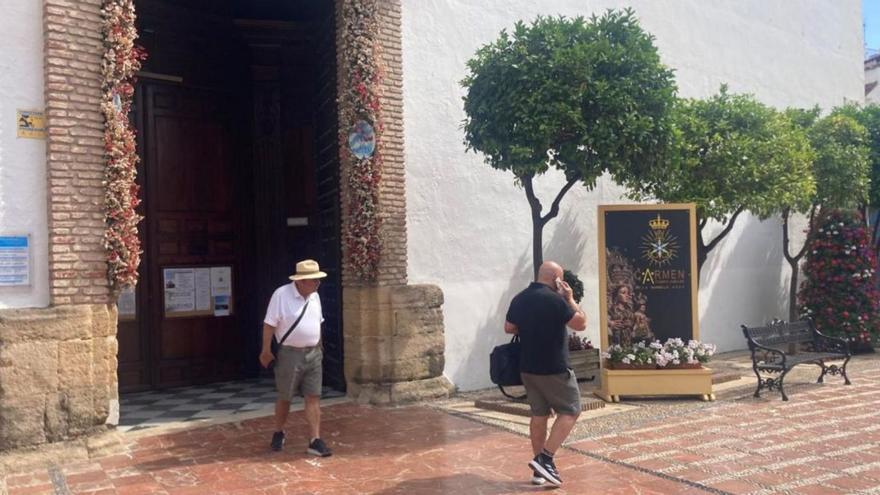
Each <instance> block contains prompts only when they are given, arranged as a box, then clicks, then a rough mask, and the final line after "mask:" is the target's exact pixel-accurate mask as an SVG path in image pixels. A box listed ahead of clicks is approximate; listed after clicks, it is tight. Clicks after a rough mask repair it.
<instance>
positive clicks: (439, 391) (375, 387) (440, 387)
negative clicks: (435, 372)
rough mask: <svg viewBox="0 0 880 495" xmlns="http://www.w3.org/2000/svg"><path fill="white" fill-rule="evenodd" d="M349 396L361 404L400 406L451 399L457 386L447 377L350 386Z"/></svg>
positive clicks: (350, 384)
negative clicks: (401, 404) (415, 402)
mask: <svg viewBox="0 0 880 495" xmlns="http://www.w3.org/2000/svg"><path fill="white" fill-rule="evenodd" d="M348 387H349V388H348V396H349V397H351V398H352V399H354V400H356V401H357V402H358V403H361V404H376V405H383V404H400V403H404V402H413V401H419V400H428V399H438V398H446V397H449V396H450V395H451V394H452V393H453V392H454V391H455V386H454V385H453V384H452V383H451V382H450V381H449V380H448V379H447V378H446V377H445V376H438V377H435V378H428V379H426V380H414V381H406V382H396V383H366V384H360V385H358V384H352V383H349V385H348Z"/></svg>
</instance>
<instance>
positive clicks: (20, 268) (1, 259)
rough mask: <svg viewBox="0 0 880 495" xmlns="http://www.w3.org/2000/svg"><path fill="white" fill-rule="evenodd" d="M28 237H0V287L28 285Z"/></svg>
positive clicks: (29, 269) (29, 271)
mask: <svg viewBox="0 0 880 495" xmlns="http://www.w3.org/2000/svg"><path fill="white" fill-rule="evenodd" d="M29 241H30V240H29V239H28V236H24V235H23V236H0V286H15V285H30V283H31V282H30V273H31V260H30V242H29Z"/></svg>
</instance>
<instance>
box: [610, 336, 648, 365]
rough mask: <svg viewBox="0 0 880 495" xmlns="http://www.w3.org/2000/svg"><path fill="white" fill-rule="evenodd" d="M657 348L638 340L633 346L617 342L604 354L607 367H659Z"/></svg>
mask: <svg viewBox="0 0 880 495" xmlns="http://www.w3.org/2000/svg"><path fill="white" fill-rule="evenodd" d="M655 352H656V351H655V350H654V348H652V347H649V346H646V345H645V343H644V342H638V343H636V344H635V345H631V346H621V345H618V344H615V345H613V346H611V347H609V348H608V352H606V353H604V354H603V357H604V358H605V359H606V363H607V367H608V368H611V369H615V370H647V369H654V368H656V367H657V363H656V361H655Z"/></svg>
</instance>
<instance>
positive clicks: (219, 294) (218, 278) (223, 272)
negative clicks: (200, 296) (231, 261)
mask: <svg viewBox="0 0 880 495" xmlns="http://www.w3.org/2000/svg"><path fill="white" fill-rule="evenodd" d="M231 295H232V267H230V266H215V267H212V268H211V297H212V298H213V300H214V316H227V315H229V299H230V297H229V296H231Z"/></svg>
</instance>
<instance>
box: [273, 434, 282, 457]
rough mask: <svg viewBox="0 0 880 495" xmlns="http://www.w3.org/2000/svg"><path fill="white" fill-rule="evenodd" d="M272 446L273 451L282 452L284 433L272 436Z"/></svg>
mask: <svg viewBox="0 0 880 495" xmlns="http://www.w3.org/2000/svg"><path fill="white" fill-rule="evenodd" d="M271 446H272V450H274V451H275V452H280V451H281V447H283V446H284V432H283V431H276V432H275V433H273V434H272V444H271Z"/></svg>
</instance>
